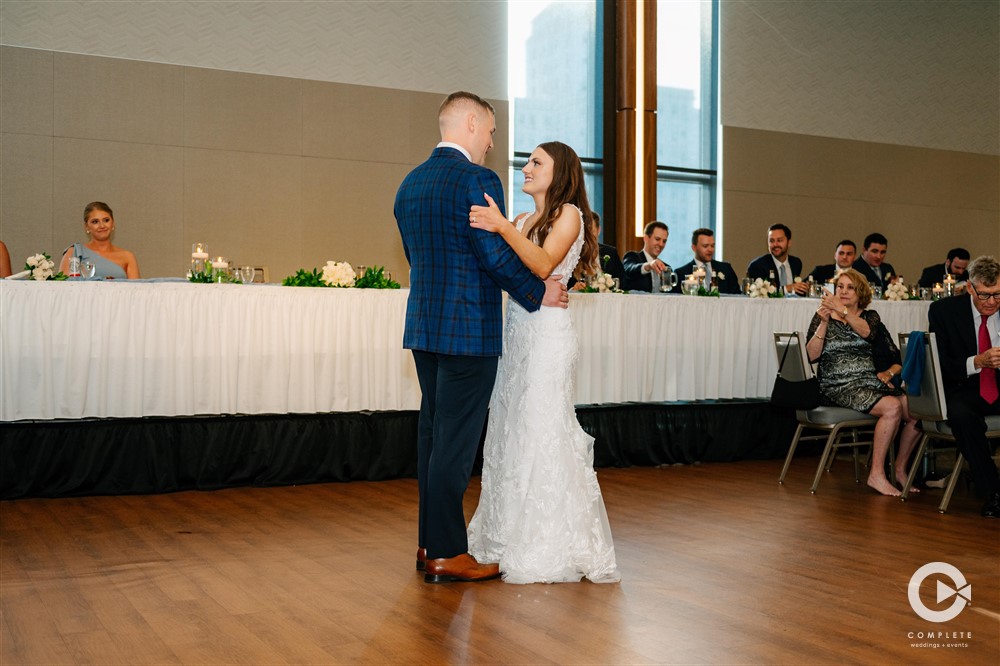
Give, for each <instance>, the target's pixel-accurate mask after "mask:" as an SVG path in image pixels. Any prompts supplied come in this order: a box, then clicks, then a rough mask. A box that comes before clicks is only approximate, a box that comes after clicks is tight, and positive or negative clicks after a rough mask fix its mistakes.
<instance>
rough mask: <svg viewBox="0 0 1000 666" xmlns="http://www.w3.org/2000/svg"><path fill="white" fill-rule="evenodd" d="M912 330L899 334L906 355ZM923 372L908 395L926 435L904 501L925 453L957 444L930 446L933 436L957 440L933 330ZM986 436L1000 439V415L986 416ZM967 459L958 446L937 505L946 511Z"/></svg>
mask: <svg viewBox="0 0 1000 666" xmlns="http://www.w3.org/2000/svg"><path fill="white" fill-rule="evenodd" d="M911 335H912V333H900V334H899V351H900V353H901V354H902V356H903V358H906V348H907V346H908V345H909V342H910V336H911ZM924 353H925V356H924V375H923V378H922V379H921V382H920V394H919V395H909V391H907V396H906V399H907V402H908V403H909V407H910V415H911V416H914V417H916V418H918V419H920V421H921V425H922V427H923V430H924V436H923V437H921V438H920V444H919V445H918V446H917V450H916V453H915V454H914V456H913V462H912V463H911V464H910V475H909V476H908V477H907V479H906V482H905V483H904V484H903V494H902V495H901V496H900V497H901V499H902V500H903V501H905V500H906V498H907V497H909V494H910V488H911V487H912V486H913V480H914V479H915V478H916V476H917V468H918V467H919V466H920V465H919V463H920V461H921V460H923V458H924V455H925V454H929V455H936V454H937V453H940V452H942V451H945V450H951V449H954V446H949V447H944V448H935V447H931V448H930V449H928V443H929V442H931V441H932V440H939V441H945V442H950V443H951V444H954V443H955V435H954V434H952V432H951V428H950V427H949V426H948V403H947V401H946V400H945V396H944V384H943V383H942V381H941V359H940V357H939V356H938V348H937V339H936V338H935V336H934V334H933V333H925V334H924ZM986 437H987V438H989V439H1000V416H987V417H986ZM964 462H965V459H964V458H963V457H962V454H961V453H959V452H958V450H957V449H955V467H954V469H952V471H951V474H950V475H949V477H948V483H947V484H946V485H945V490H944V497H942V498H941V504H939V505H938V511H940V512H941V513H945V512H946V511H948V503H949V502H951V496H952V494H953V493H954V492H955V486H956V484H957V483H958V477H959V476H960V475H961V472H962V464H963V463H964Z"/></svg>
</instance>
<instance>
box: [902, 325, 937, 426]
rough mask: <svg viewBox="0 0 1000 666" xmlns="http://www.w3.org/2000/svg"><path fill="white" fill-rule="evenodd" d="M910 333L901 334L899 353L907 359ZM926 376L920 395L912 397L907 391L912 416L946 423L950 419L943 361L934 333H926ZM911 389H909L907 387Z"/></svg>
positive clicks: (921, 385) (921, 383)
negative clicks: (939, 354)
mask: <svg viewBox="0 0 1000 666" xmlns="http://www.w3.org/2000/svg"><path fill="white" fill-rule="evenodd" d="M909 342H910V333H900V334H899V351H900V354H901V356H902V357H903V358H906V350H907V346H908V345H909ZM924 354H925V356H924V376H923V377H922V378H921V381H920V395H912V394H911V393H910V392H909V390H907V395H906V400H907V403H908V404H909V407H910V415H911V416H914V417H916V418H918V419H921V420H922V421H944V420H946V419H947V418H948V403H947V402H946V400H945V397H944V383H943V382H942V381H941V359H940V358H939V356H938V348H937V338H936V337H935V335H934V334H933V333H924ZM907 389H909V387H907Z"/></svg>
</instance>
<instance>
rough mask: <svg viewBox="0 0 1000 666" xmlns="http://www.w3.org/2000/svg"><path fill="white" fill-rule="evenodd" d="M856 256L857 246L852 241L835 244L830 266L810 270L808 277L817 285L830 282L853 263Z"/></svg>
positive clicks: (823, 265) (822, 265)
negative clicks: (835, 249)
mask: <svg viewBox="0 0 1000 666" xmlns="http://www.w3.org/2000/svg"><path fill="white" fill-rule="evenodd" d="M857 254H858V246H857V245H855V244H854V241H852V240H847V239H844V240H842V241H840V242H839V243H837V251H836V253H834V255H833V261H834V263H832V264H820V265H819V266H817V267H816V268H814V269H812V272H811V273H809V277H811V278H812V279H813V281H815V282H816V283H817V284H825V283H827V282H830V281H831V280H833V278H835V277H836V276H837V274H839V273H843V272H844V271H846V270H847V269H848V268H850V267H851V265H852V264H853V263H854V258H855V257H856V256H857Z"/></svg>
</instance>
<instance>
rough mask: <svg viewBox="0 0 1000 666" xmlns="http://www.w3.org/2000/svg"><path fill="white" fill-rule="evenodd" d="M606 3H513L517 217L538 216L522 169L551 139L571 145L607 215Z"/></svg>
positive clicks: (598, 207)
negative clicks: (525, 189)
mask: <svg viewBox="0 0 1000 666" xmlns="http://www.w3.org/2000/svg"><path fill="white" fill-rule="evenodd" d="M603 4H604V3H603V2H595V1H594V0H589V1H583V2H524V1H516V0H515V1H512V2H509V3H508V7H509V10H508V11H509V16H508V19H509V20H508V26H509V33H508V34H509V38H508V54H509V55H508V57H509V79H508V80H509V82H510V83H509V85H510V99H511V100H512V103H513V108H512V109H511V117H512V119H513V122H512V125H513V128H512V142H511V143H512V146H513V151H514V159H513V160H512V162H511V167H510V168H511V182H510V191H511V192H512V193H513V196H512V198H511V200H512V205H511V206H512V210H510V211H508V212H509V214H510V216H511V217H513V215H514V214H515V213H521V212H525V211H532V210H534V209H535V204H534V202H533V201H532V200H531V197H529V196H527V195H526V194H524V193H523V192H521V185H522V184H523V182H524V180H523V177H522V176H521V171H520V170H521V167H522V166H524V164H525V163H526V162H527V157H528V155H530V154H531V151H532V150H534V149H535V147H536V146H537V145H538V144H540V143H544V142H546V141H562V142H563V143H565V144H567V145H569V146H571V147H572V148H573V150H575V151H576V153H577V155H579V156H580V159H581V161H582V162H583V168H584V174H585V176H586V186H587V195H588V197H589V198H590V206H591V208H593V210H595V211H597V212H598V213H600V214H601V215H603V214H604V210H603V199H604V170H603V152H604V134H603V129H604V128H603V123H604V120H603V113H604V108H603V96H604V86H603V70H604V58H603V27H602V26H603V24H604V12H603Z"/></svg>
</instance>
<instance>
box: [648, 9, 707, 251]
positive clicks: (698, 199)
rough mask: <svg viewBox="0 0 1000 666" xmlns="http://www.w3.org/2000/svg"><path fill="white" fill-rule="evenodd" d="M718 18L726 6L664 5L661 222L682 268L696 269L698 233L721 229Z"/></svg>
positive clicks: (659, 71) (659, 67) (660, 27)
mask: <svg viewBox="0 0 1000 666" xmlns="http://www.w3.org/2000/svg"><path fill="white" fill-rule="evenodd" d="M718 10H719V5H718V0H669V1H667V0H660V1H659V2H658V3H657V5H656V23H657V27H656V31H657V35H656V45H657V46H656V51H657V54H656V55H657V61H656V78H657V82H656V84H657V96H656V97H657V104H656V107H657V109H656V166H657V168H656V180H657V184H656V214H657V218H658V219H660V220H662V221H664V222H666V223H667V226H668V227H670V240H669V241H668V242H667V247H666V249H665V250H664V251H663V254H664V256H663V258H664V259H665V260H666V262H667V263H669V264H670V265H671V266H674V267H677V266H681V265H684V264H686V263H687V262H689V261H691V241H690V238H691V232H692V231H694V230H695V229H697V228H699V227H708V228H710V229H715V226H716V224H715V221H716V215H715V211H716V184H717V181H718V172H717V167H716V164H717V153H718V143H717V137H718V97H717V94H716V90H717V86H716V78H717V77H716V71H717V69H718V67H717V63H718V53H719V50H718ZM716 237H717V238H718V234H717V235H716Z"/></svg>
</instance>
